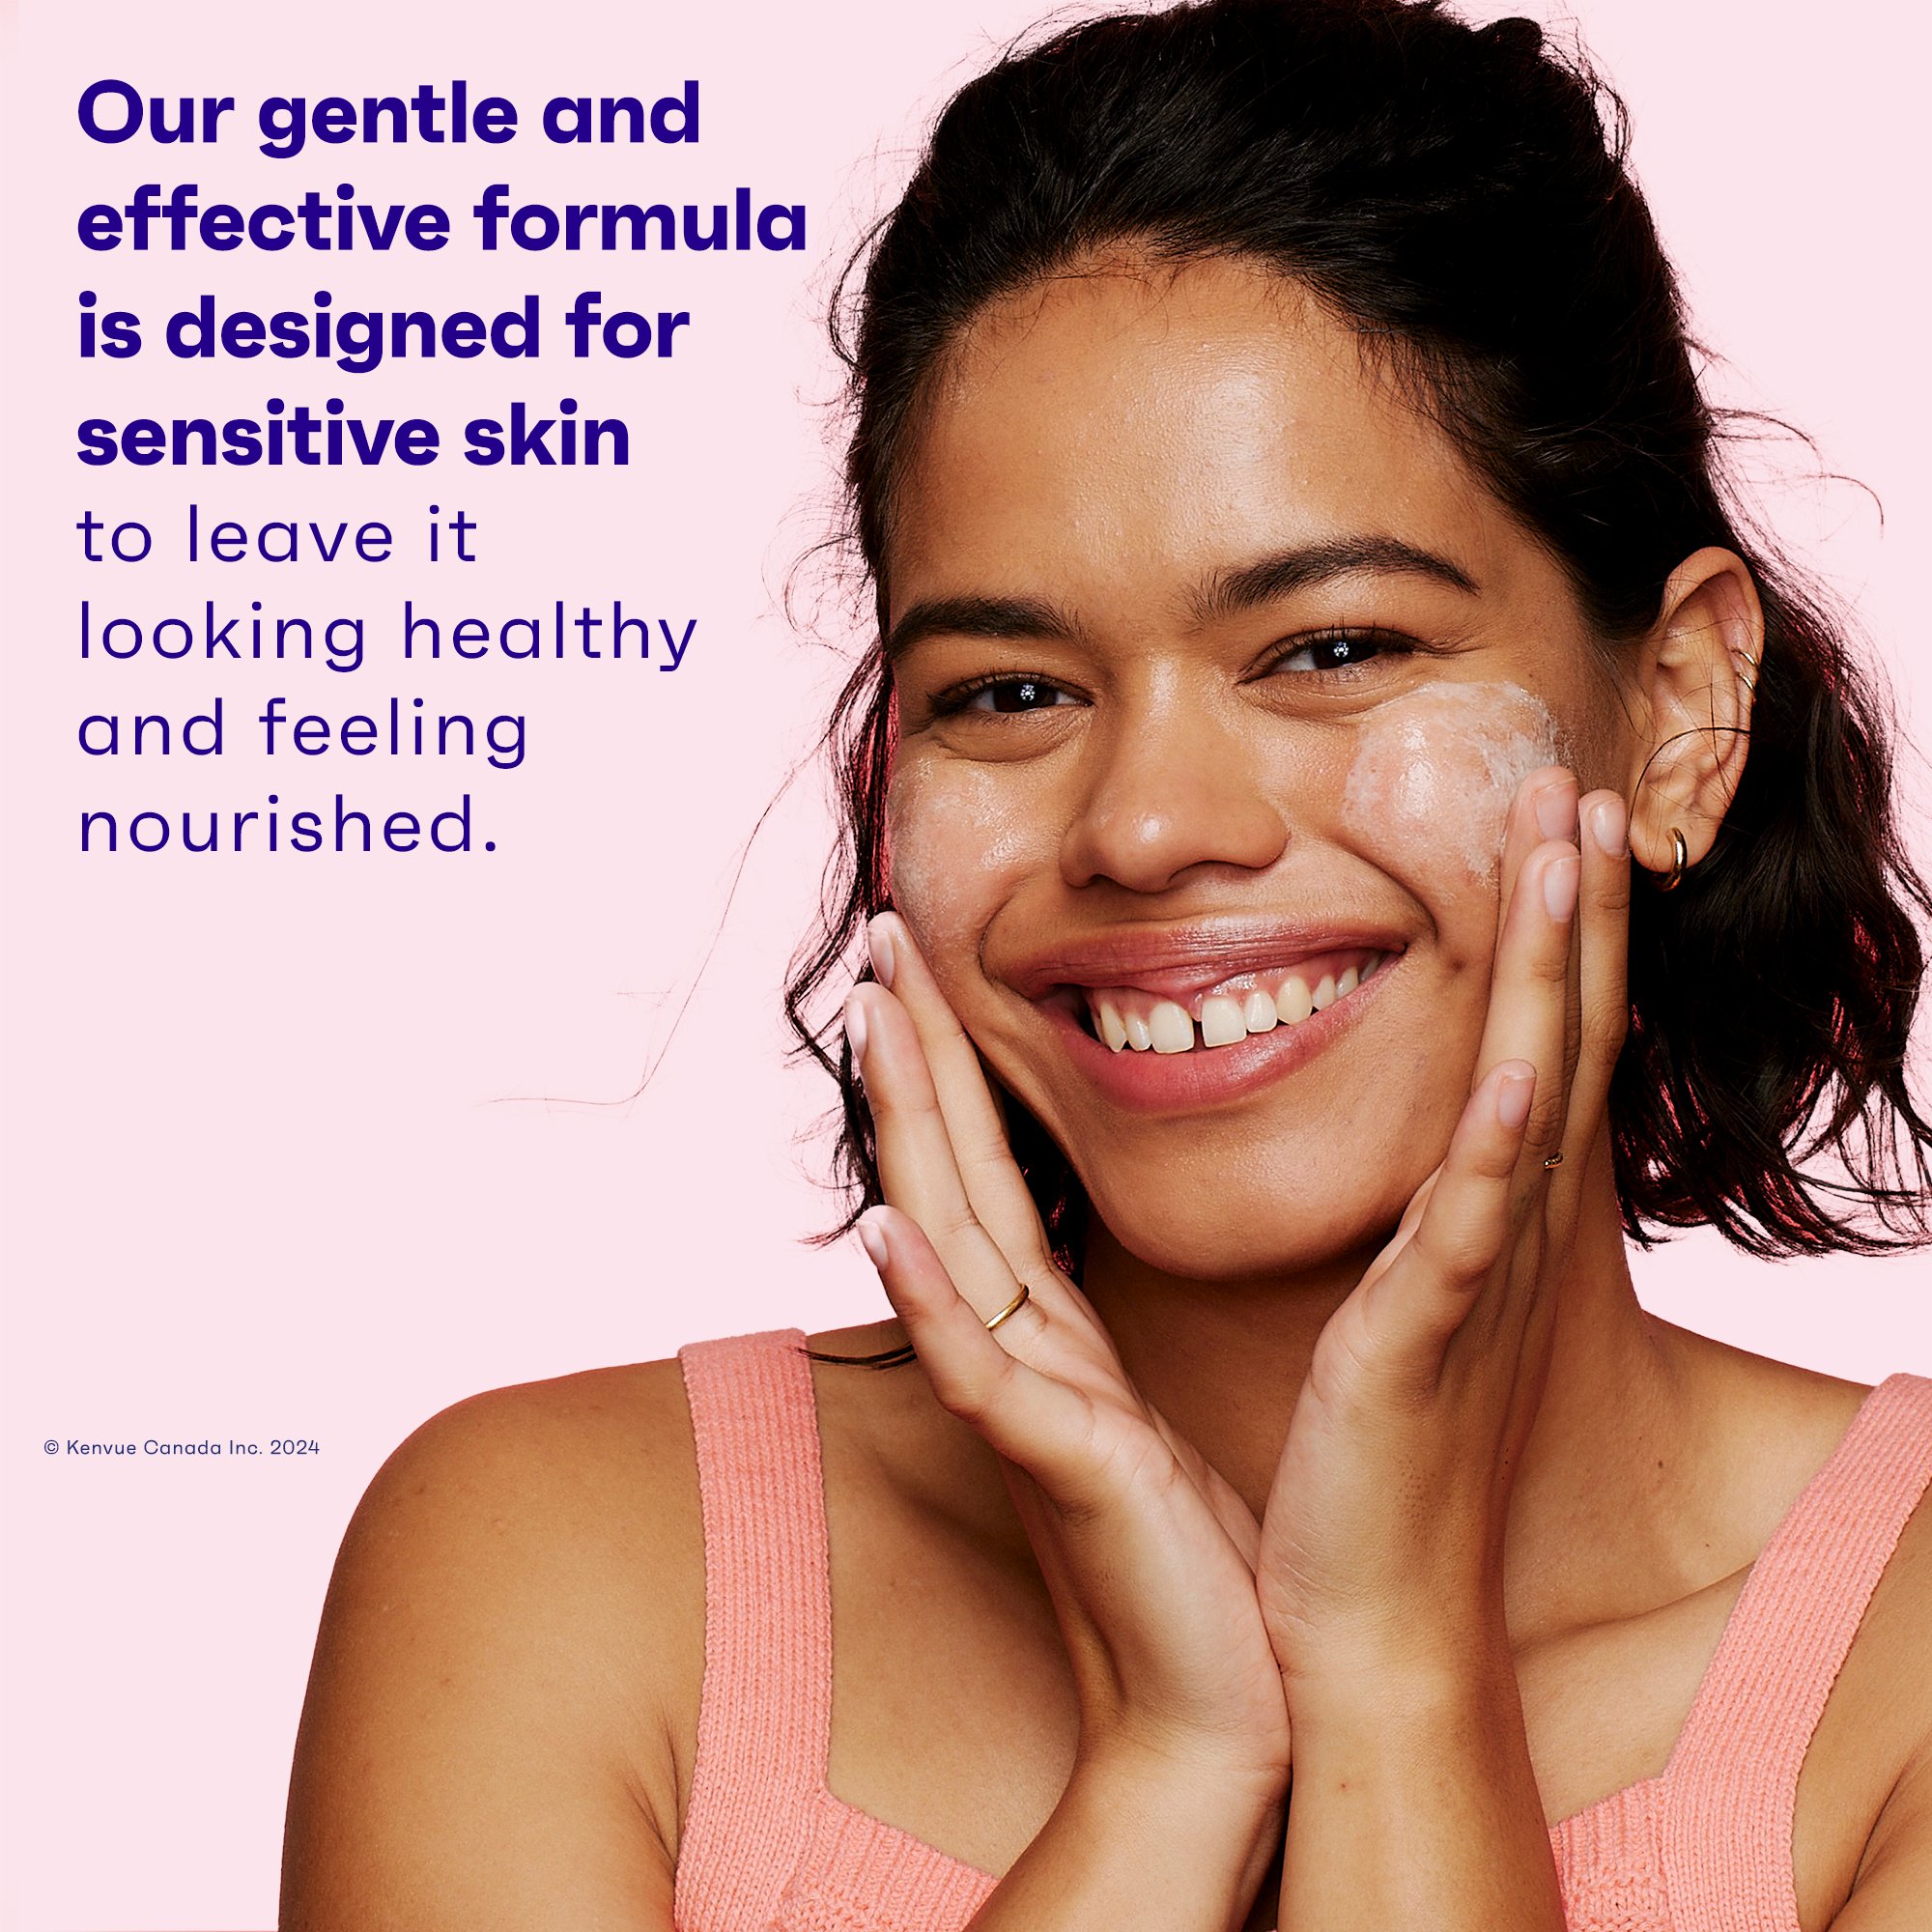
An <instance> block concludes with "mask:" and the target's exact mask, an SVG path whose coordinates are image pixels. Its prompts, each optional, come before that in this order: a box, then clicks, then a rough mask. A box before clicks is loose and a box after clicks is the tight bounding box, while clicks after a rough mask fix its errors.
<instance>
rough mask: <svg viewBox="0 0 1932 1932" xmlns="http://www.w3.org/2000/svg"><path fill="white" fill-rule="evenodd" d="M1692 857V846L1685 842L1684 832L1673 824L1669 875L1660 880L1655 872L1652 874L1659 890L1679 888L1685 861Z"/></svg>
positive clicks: (1662, 891) (1670, 891) (1665, 890)
mask: <svg viewBox="0 0 1932 1932" xmlns="http://www.w3.org/2000/svg"><path fill="white" fill-rule="evenodd" d="M1689 858H1690V847H1689V846H1688V845H1687V844H1685V842H1684V834H1683V832H1682V831H1680V830H1679V828H1678V827H1676V826H1675V825H1673V826H1672V827H1671V828H1670V873H1669V876H1668V877H1667V878H1664V879H1662V880H1660V879H1659V878H1658V877H1657V874H1656V873H1655V872H1653V873H1652V874H1651V880H1652V883H1653V884H1655V885H1656V887H1657V890H1658V891H1659V892H1661V893H1674V892H1675V891H1676V890H1677V887H1678V882H1679V881H1680V880H1681V879H1682V878H1683V877H1684V867H1685V863H1686V861H1687V860H1689Z"/></svg>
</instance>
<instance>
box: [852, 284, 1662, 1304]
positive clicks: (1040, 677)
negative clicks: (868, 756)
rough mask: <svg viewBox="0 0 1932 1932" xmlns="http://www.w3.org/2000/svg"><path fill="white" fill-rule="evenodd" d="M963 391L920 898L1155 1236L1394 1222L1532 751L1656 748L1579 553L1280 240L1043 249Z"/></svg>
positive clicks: (917, 748) (928, 940)
mask: <svg viewBox="0 0 1932 1932" xmlns="http://www.w3.org/2000/svg"><path fill="white" fill-rule="evenodd" d="M928 403H929V407H928V410H927V412H926V413H925V414H924V416H923V418H922V421H921V425H920V432H919V438H920V440H919V446H918V450H917V454H916V457H915V460H914V461H913V463H912V465H911V466H910V468H909V471H908V474H907V476H906V478H905V481H904V487H903V491H902V496H901V500H900V504H899V521H898V524H897V526H896V527H895V531H894V535H893V539H892V548H891V554H890V557H889V559H888V561H889V582H890V584H891V609H890V613H889V620H890V640H889V648H890V650H891V651H892V654H893V674H894V679H895V687H896V692H897V698H898V705H899V733H900V735H899V741H898V752H897V755H896V760H895V767H894V772H893V779H892V787H891V793H890V798H889V822H890V827H891V852H892V880H893V894H894V902H895V905H896V906H897V907H898V909H899V911H900V912H901V913H902V914H903V916H904V917H905V919H906V920H907V922H908V923H909V924H910V925H911V927H912V930H913V933H914V935H915V936H916V937H917V939H918V940H919V942H920V944H921V946H922V948H923V951H924V952H925V955H926V957H927V958H928V959H929V961H930V962H931V965H932V968H933V971H934V973H935V974H936V976H937V977H938V980H939V981H940V984H941V985H942V987H943V988H944V989H945V992H946V994H947V996H948V998H949V999H950V1000H951V1002H952V1007H953V1009H954V1010H955V1011H956V1012H957V1013H958V1015H959V1017H960V1019H961V1021H962V1022H963V1023H964V1025H965V1026H966V1028H967V1030H968V1032H969V1033H970V1034H971V1035H972V1037H973V1038H974V1040H975V1041H976V1042H977V1043H978V1045H979V1048H980V1052H981V1054H982V1055H983V1056H984V1058H985V1060H986V1061H987V1063H988V1064H989V1065H990V1066H991V1067H992V1068H993V1070H994V1071H995V1073H996V1074H997V1075H998V1077H999V1079H1000V1080H1001V1081H1002V1082H1003V1083H1004V1084H1005V1085H1006V1086H1007V1087H1008V1088H1009V1089H1010V1090H1011V1092H1012V1093H1013V1094H1016V1095H1017V1096H1018V1097H1019V1098H1020V1099H1021V1100H1022V1101H1023V1102H1024V1103H1025V1105H1026V1106H1027V1107H1028V1108H1029V1109H1030V1110H1031V1111H1032V1112H1033V1113H1034V1114H1035V1115H1036V1116H1037V1119H1038V1120H1039V1121H1040V1122H1042V1123H1043V1124H1044V1125H1045V1127H1046V1128H1047V1129H1048V1131H1049V1132H1050V1133H1051V1134H1052V1135H1053V1137H1054V1138H1055V1140H1056V1141H1057V1142H1058V1143H1059V1144H1060V1146H1061V1147H1062V1148H1063V1149H1065V1151H1066V1153H1067V1156H1068V1157H1069V1159H1070V1160H1071V1161H1072V1164H1073V1166H1074V1168H1075V1170H1076V1171H1077V1173H1078V1174H1079V1176H1080V1179H1081V1180H1082V1182H1083V1183H1084V1185H1085V1186H1086V1188H1087V1190H1088V1192H1089V1195H1090V1197H1091V1198H1092V1201H1093V1204H1094V1209H1095V1211H1096V1212H1097V1213H1098V1215H1099V1216H1100V1218H1101V1219H1102V1220H1103V1221H1104V1222H1105V1224H1106V1226H1107V1227H1108V1229H1109V1230H1110V1231H1111V1232H1112V1234H1113V1235H1114V1236H1115V1237H1116V1238H1117V1239H1118V1240H1119V1241H1120V1242H1121V1244H1122V1246H1123V1247H1125V1248H1126V1249H1127V1250H1128V1251H1129V1252H1130V1253H1132V1254H1135V1255H1137V1256H1139V1257H1140V1258H1141V1259H1142V1260H1143V1261H1145V1262H1147V1263H1149V1264H1152V1265H1154V1266H1157V1267H1163V1268H1166V1269H1169V1270H1171V1271H1174V1272H1177V1273H1179V1274H1184V1275H1191V1276H1196V1277H1201V1278H1208V1279H1225V1278H1234V1277H1239V1276H1242V1275H1247V1274H1257V1273H1263V1272H1268V1271H1273V1270H1277V1269H1282V1268H1291V1267H1295V1266H1303V1265H1309V1264H1315V1263H1318V1262H1320V1261H1321V1260H1324V1259H1328V1258H1331V1257H1333V1256H1335V1255H1337V1254H1340V1253H1343V1252H1345V1251H1347V1250H1349V1249H1350V1248H1353V1247H1355V1246H1358V1245H1360V1244H1361V1243H1362V1242H1364V1241H1365V1240H1370V1239H1378V1238H1380V1237H1381V1236H1383V1235H1385V1233H1386V1231H1387V1229H1388V1228H1389V1227H1391V1226H1392V1225H1393V1224H1394V1222H1395V1221H1396V1220H1397V1219H1398V1218H1399V1216H1400V1214H1401V1212H1402V1209H1403V1208H1404V1206H1405V1205H1406V1202H1407V1200H1408V1197H1409V1196H1410V1194H1412V1193H1413V1191H1414V1189H1415V1188H1416V1187H1417V1186H1418V1185H1419V1184H1420V1182H1421V1180H1422V1179H1424V1177H1425V1176H1426V1175H1427V1174H1428V1172H1429V1170H1430V1169H1431V1168H1432V1167H1433V1166H1435V1162H1436V1161H1437V1160H1438V1159H1439V1158H1440V1156H1441V1152H1442V1150H1443V1148H1444V1147H1445V1146H1446V1145H1447V1141H1448V1136H1449V1133H1450V1131H1451V1129H1452V1127H1453V1125H1454V1123H1455V1121H1456V1118H1457V1116H1458V1114H1459V1112H1460V1111H1461V1109H1462V1106H1463V1101H1464V1100H1465V1098H1466V1096H1467V1094H1468V1089H1469V1083H1470V1079H1471V1075H1472V1072H1473V1069H1474V1062H1475V1055H1476V1050H1477V1045H1478V1041H1479V1038H1480V1035H1481V1031H1482V1027H1483V1021H1484V1015H1485V1011H1486V1007H1487V999H1488V989H1489V967H1490V959H1491V952H1492V946H1493V942H1494V937H1495V927H1496V915H1497V904H1498V877H1497V874H1498V862H1499V854H1500V849H1501V844H1502V837H1503V825H1504V817H1505V813H1506V811H1507V810H1508V807H1509V804H1510V800H1511V797H1512V795H1513V793H1514V792H1515V790H1516V787H1517V785H1518V783H1519V781H1520V780H1521V779H1522V778H1524V777H1525V776H1526V775H1527V774H1529V773H1530V772H1532V771H1535V770H1537V769H1538V768H1539V767H1541V766H1544V765H1548V764H1552V763H1561V764H1566V765H1569V766H1570V767H1571V768H1572V769H1573V770H1574V771H1575V772H1576V773H1577V777H1578V779H1579V781H1580V783H1581V786H1582V788H1583V789H1585V790H1587V789H1589V788H1590V787H1592V786H1593V785H1596V784H1602V783H1612V784H1619V785H1620V784H1621V783H1622V781H1623V761H1624V758H1625V756H1626V748H1625V746H1624V743H1623V740H1622V739H1621V737H1620V736H1619V735H1618V730H1619V726H1620V722H1621V721H1620V720H1619V719H1618V716H1617V712H1616V707H1615V705H1614V702H1613V700H1612V697H1611V695H1610V691H1609V687H1608V685H1607V682H1606V680H1605V673H1604V671H1603V669H1602V668H1601V665H1600V664H1599V662H1598V660H1597V659H1596V658H1595V657H1594V656H1593V652H1592V647H1591V644H1590V640H1589V638H1588V635H1587V632H1586V629H1585V626H1584V623H1583V620H1582V618H1581V615H1580V612H1579V611H1578V610H1577V604H1576V601H1575V598H1574V596H1573V595H1572V593H1571V591H1570V589H1569V587H1568V585H1567V583H1566V582H1565V580H1564V578H1563V576H1562V573H1561V572H1560V570H1559V568H1558V567H1557V565H1556V564H1555V563H1554V562H1553V561H1552V560H1551V559H1550V557H1549V556H1548V555H1547V554H1545V553H1544V552H1543V551H1542V550H1541V549H1540V548H1539V547H1538V546H1537V544H1536V543H1535V542H1534V541H1533V540H1532V539H1531V538H1530V537H1529V536H1528V535H1527V534H1526V533H1525V532H1524V531H1523V530H1522V529H1521V528H1520V526H1518V525H1517V524H1516V523H1515V522H1513V521H1512V519H1511V518H1510V516H1509V515H1508V513H1507V512H1506V511H1505V510H1504V509H1503V508H1502V506H1501V505H1500V504H1499V503H1498V502H1497V501H1496V500H1495V498H1494V497H1492V496H1491V495H1490V494H1489V493H1488V492H1487V491H1486V490H1485V489H1484V488H1483V487H1482V485H1481V484H1480V483H1479V482H1478V481H1477V480H1476V478H1475V477H1474V475H1473V474H1472V473H1471V472H1470V471H1469V469H1467V468H1466V466H1465V465H1464V464H1463V460H1462V459H1461V458H1460V457H1459V456H1458V454H1457V453H1456V451H1455V449H1454V447H1453V446H1452V445H1451V444H1450V443H1449V442H1448V441H1447V440H1446V439H1445V438H1444V437H1442V435H1441V434H1440V433H1439V432H1437V431H1436V430H1435V429H1433V428H1432V427H1431V426H1430V425H1429V424H1428V423H1427V422H1425V421H1424V420H1423V419H1422V418H1421V417H1420V416H1419V415H1418V414H1416V413H1415V412H1412V411H1411V410H1409V409H1407V408H1406V407H1404V405H1403V404H1402V403H1401V402H1399V401H1398V400H1397V399H1396V397H1395V396H1394V394H1393V392H1392V391H1391V390H1390V389H1389V388H1388V387H1387V386H1386V385H1385V384H1383V382H1382V381H1380V380H1379V379H1378V377H1377V376H1376V375H1375V374H1374V373H1372V371H1371V370H1370V368H1369V367H1368V366H1367V365H1366V364H1365V363H1364V362H1363V360H1362V359H1361V357H1360V355H1359V354H1358V352H1357V348H1356V343H1355V338H1354V336H1353V334H1352V333H1351V331H1350V330H1349V329H1347V328H1346V327H1343V326H1342V325H1340V324H1339V323H1337V322H1334V321H1333V320H1331V319H1329V318H1328V317H1327V316H1326V315H1325V314H1324V313H1323V312H1322V311H1321V310H1320V309H1319V308H1318V307H1316V306H1315V305H1314V304H1313V303H1311V302H1309V301H1308V300H1306V299H1305V298H1303V297H1302V296H1301V294H1300V293H1299V291H1298V290H1297V288H1296V287H1295V286H1294V285H1293V284H1292V283H1288V282H1285V281H1283V280H1282V279H1280V278H1279V277H1275V276H1272V275H1269V274H1267V273H1266V272H1265V271H1264V270H1259V269H1257V268H1255V267H1252V266H1249V265H1246V264H1239V263H1234V262H1229V261H1225V260H1210V261H1206V262H1200V263H1195V264H1191V265H1189V266H1187V267H1185V268H1184V269H1181V270H1179V271H1154V272H1143V271H1142V270H1140V268H1139V267H1138V266H1137V265H1135V264H1134V263H1131V262H1126V261H1122V262H1121V263H1118V264H1107V265H1101V266H1099V267H1098V268H1097V269H1096V270H1095V271H1094V272H1092V273H1086V274H1078V275H1069V276H1066V277H1064V278H1061V279H1058V280H1055V281H1053V282H1051V283H1048V284H1046V285H1045V286H1044V287H1043V288H1040V289H1037V290H1035V291H1033V292H1030V293H1028V294H1026V295H1024V296H1022V297H1020V298H1015V299H1013V300H1011V301H1009V302H1007V303H1004V304H1002V305H1000V306H998V307H997V308H995V309H993V310H991V311H989V312H988V313H986V314H985V315H983V316H982V317H981V318H980V319H979V320H978V321H977V322H976V323H975V324H974V326H973V327H971V328H970V329H969V330H968V331H967V333H966V334H965V336H964V338H963V340H962V341H961V342H960V344H959V345H958V347H957V350H956V352H955V353H954V354H953V355H952V356H950V357H949V358H948V360H947V362H946V363H945V365H944V367H943V368H942V369H941V370H940V372H939V374H938V376H937V379H936V380H935V382H934V384H933V385H932V393H931V395H930V397H929V399H928ZM1378 958H1379V963H1378V964H1377V963H1376V960H1377V959H1378ZM1369 967H1372V968H1373V970H1372V971H1370V972H1369V974H1368V977H1366V978H1362V977H1361V976H1362V974H1363V970H1364V968H1369ZM1311 1009H1312V1010H1311ZM1304 1015H1306V1016H1305V1017H1304ZM1250 1029H1253V1030H1252V1031H1250ZM1122 1038H1125V1040H1126V1041H1127V1043H1126V1044H1124V1045H1122V1044H1120V1042H1121V1040H1122ZM1143 1042H1151V1043H1146V1044H1143Z"/></svg>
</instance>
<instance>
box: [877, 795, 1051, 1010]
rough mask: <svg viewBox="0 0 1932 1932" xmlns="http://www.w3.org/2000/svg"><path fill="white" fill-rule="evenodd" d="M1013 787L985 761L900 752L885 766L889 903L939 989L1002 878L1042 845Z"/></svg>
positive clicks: (995, 900)
mask: <svg viewBox="0 0 1932 1932" xmlns="http://www.w3.org/2000/svg"><path fill="white" fill-rule="evenodd" d="M1020 790H1021V788H1020V787H1016V786H1014V785H1012V784H1010V783H1002V782H1001V780H1000V775H999V771H998V770H997V769H994V768H988V767H985V766H975V765H969V764H964V763H952V762H949V763H947V764H945V765H944V766H940V767H935V766H933V765H930V764H927V763H924V762H922V761H920V760H918V759H906V760H902V761H901V762H900V764H899V765H898V766H897V768H896V769H895V771H894V773H893V780H892V784H891V786H890V787H889V789H888V791H887V794H886V823H887V826H888V828H889V845H888V850H889V855H890V861H891V879H892V894H893V904H894V906H895V908H896V909H897V911H898V912H899V914H900V916H901V917H902V918H903V919H904V920H905V922H906V923H907V925H909V926H910V927H911V928H912V935H913V937H914V939H916V940H917V941H918V942H919V948H920V951H921V952H923V954H924V955H925V958H926V961H927V963H928V964H929V965H930V966H931V967H932V970H933V974H934V976H935V978H937V979H938V980H939V982H940V985H941V986H942V987H943V988H947V989H949V990H950V989H951V986H952V964H953V962H954V961H955V960H958V959H960V958H961V955H964V957H965V958H967V959H970V958H972V957H974V956H976V955H977V952H978V950H979V939H980V933H981V932H982V931H983V930H984V929H985V926H986V924H987V922H988V921H989V920H990V919H991V918H992V915H993V913H994V912H995V911H996V910H997V909H998V907H999V905H1000V903H1001V901H1002V899H1003V898H1005V897H1006V896H1007V895H1008V890H1009V886H1010V882H1011V881H1012V880H1013V879H1014V878H1016V877H1018V876H1019V875H1020V874H1021V873H1023V872H1024V871H1026V870H1027V869H1028V868H1029V867H1031V866H1033V865H1035V864H1037V863H1038V860H1039V855H1038V852H1037V849H1036V848H1037V846H1038V845H1039V843H1040V842H1041V840H1042V838H1046V839H1047V842H1048V843H1049V845H1050V843H1051V840H1050V838H1049V837H1048V835H1047V834H1046V833H1045V831H1044V829H1043V827H1042V825H1041V821H1040V816H1039V814H1038V813H1037V811H1029V810H1027V807H1026V802H1025V800H1024V798H1023V797H1022V796H1020V795H1019V794H1020ZM1051 856H1052V855H1051V852H1050V851H1049V853H1048V858H1049V859H1050V858H1051Z"/></svg>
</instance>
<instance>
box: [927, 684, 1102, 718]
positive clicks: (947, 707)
mask: <svg viewBox="0 0 1932 1932" xmlns="http://www.w3.org/2000/svg"><path fill="white" fill-rule="evenodd" d="M1068 696H1070V694H1069V693H1067V692H1065V691H1064V690H1062V688H1061V687H1060V686H1059V685H1057V684H1049V683H1048V682H1047V681H1046V679H1045V678H1043V677H989V678H980V679H976V680H975V681H974V682H972V683H971V684H966V685H961V686H959V687H958V688H957V689H955V690H953V691H950V692H948V693H946V694H945V695H944V696H940V697H938V698H935V699H934V700H933V709H934V710H935V711H939V712H942V713H944V712H949V711H1000V712H1015V711H1050V710H1052V709H1054V708H1055V707H1056V706H1057V705H1058V704H1059V702H1060V700H1061V699H1062V698H1063V697H1068Z"/></svg>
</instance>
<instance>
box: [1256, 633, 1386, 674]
mask: <svg viewBox="0 0 1932 1932" xmlns="http://www.w3.org/2000/svg"><path fill="white" fill-rule="evenodd" d="M1413 648H1414V646H1413V645H1410V644H1406V643H1404V642H1403V641H1402V640H1401V639H1399V638H1390V637H1381V636H1378V635H1377V634H1376V633H1375V632H1373V631H1332V632H1329V633H1328V634H1327V635H1326V636H1323V637H1320V638H1309V639H1304V640H1303V641H1302V642H1301V643H1299V644H1297V645H1295V647H1294V648H1293V650H1292V651H1285V652H1284V653H1283V654H1282V655H1281V656H1280V657H1278V658H1276V659H1275V661H1274V663H1273V664H1272V665H1270V666H1269V667H1268V668H1269V669H1270V670H1312V671H1316V672H1321V671H1346V670H1348V669H1349V668H1350V667H1352V666H1354V665H1358V664H1368V663H1370V662H1371V661H1372V660H1373V659H1375V658H1378V657H1389V656H1393V657H1406V656H1407V655H1408V654H1409V652H1410V651H1411V650H1412V649H1413Z"/></svg>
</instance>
